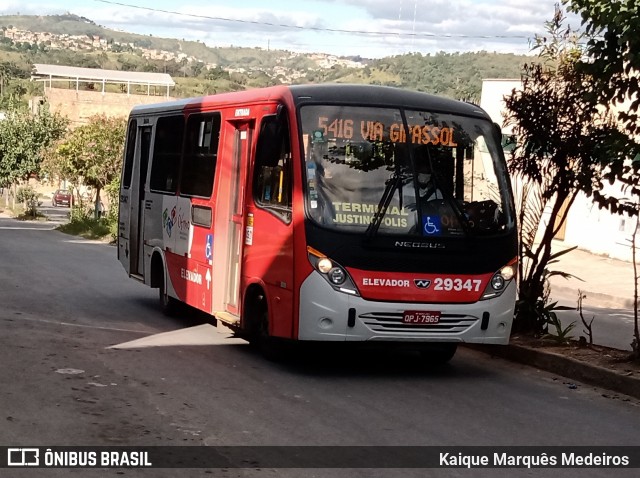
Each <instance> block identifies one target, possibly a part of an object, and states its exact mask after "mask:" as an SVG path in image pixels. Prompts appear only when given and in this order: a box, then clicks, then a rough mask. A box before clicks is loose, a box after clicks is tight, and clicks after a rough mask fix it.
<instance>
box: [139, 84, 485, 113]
mask: <svg viewBox="0 0 640 478" xmlns="http://www.w3.org/2000/svg"><path fill="white" fill-rule="evenodd" d="M284 97H289V98H290V99H293V102H294V104H296V106H300V105H302V104H315V103H317V104H352V105H371V106H380V107H402V108H406V109H418V110H427V111H440V112H447V113H453V114H461V115H466V116H475V117H482V118H485V119H490V118H489V115H488V114H487V113H486V112H485V111H484V110H483V109H482V108H480V107H479V106H477V105H474V104H471V103H466V102H463V101H457V100H452V99H449V98H444V97H441V96H435V95H430V94H427V93H421V92H418V91H412V90H405V89H401V88H395V87H390V86H378V85H355V84H341V83H326V84H309V85H291V86H286V85H279V86H271V87H267V88H256V89H250V90H245V91H238V92H228V93H220V94H216V95H208V96H201V97H197V98H185V99H180V100H175V101H167V102H162V103H155V104H146V105H137V106H134V107H133V109H132V110H131V115H140V114H143V115H144V114H153V113H162V112H171V111H182V110H185V109H191V108H194V109H197V108H203V107H207V106H214V107H215V106H218V107H220V106H233V105H242V104H248V103H266V102H272V101H274V100H275V101H277V100H279V99H282V98H284Z"/></svg>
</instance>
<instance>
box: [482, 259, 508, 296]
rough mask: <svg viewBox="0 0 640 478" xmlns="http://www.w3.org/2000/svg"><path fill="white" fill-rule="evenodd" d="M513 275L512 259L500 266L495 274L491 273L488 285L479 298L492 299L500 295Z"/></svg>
mask: <svg viewBox="0 0 640 478" xmlns="http://www.w3.org/2000/svg"><path fill="white" fill-rule="evenodd" d="M515 276H516V264H515V260H513V261H512V262H511V263H510V264H507V265H506V266H504V267H501V268H500V269H499V270H498V271H496V273H495V274H493V277H492V278H491V280H490V281H489V285H488V286H487V288H486V289H485V291H484V294H482V297H481V298H480V300H486V299H493V298H494V297H498V296H500V295H501V294H502V293H503V292H504V291H505V289H506V288H507V285H509V283H510V282H511V281H512V280H513V279H514V278H515Z"/></svg>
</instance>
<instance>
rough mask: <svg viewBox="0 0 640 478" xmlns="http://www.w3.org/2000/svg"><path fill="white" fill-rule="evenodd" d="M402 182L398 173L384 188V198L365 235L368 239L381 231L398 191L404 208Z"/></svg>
mask: <svg viewBox="0 0 640 478" xmlns="http://www.w3.org/2000/svg"><path fill="white" fill-rule="evenodd" d="M402 181H403V179H402V176H400V175H399V174H397V172H394V173H393V176H391V177H390V178H389V179H388V180H387V185H386V187H385V188H384V192H383V193H382V197H381V198H380V202H379V203H378V208H377V210H376V212H375V214H374V215H373V220H372V221H371V223H370V224H369V226H368V227H367V230H366V231H365V233H364V234H365V237H366V238H367V239H371V238H373V237H374V236H375V235H376V234H378V229H380V225H381V224H382V219H384V216H385V214H387V209H389V204H391V200H392V199H393V193H394V192H395V190H396V189H399V190H400V207H401V208H402Z"/></svg>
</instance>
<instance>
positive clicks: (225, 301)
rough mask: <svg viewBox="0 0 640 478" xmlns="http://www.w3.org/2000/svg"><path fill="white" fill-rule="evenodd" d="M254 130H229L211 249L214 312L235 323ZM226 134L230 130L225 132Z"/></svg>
mask: <svg viewBox="0 0 640 478" xmlns="http://www.w3.org/2000/svg"><path fill="white" fill-rule="evenodd" d="M252 131H253V127H252V125H250V124H249V123H241V124H236V125H235V129H234V130H232V131H231V135H232V138H233V139H232V140H231V142H232V145H233V146H232V147H233V153H232V155H231V157H229V158H225V159H224V163H226V164H223V165H222V167H223V171H224V173H223V176H222V177H221V181H220V182H219V184H220V187H219V189H218V194H217V198H218V200H217V205H216V215H215V226H214V230H215V234H214V248H213V264H214V281H213V283H214V284H219V286H218V287H215V288H214V291H213V310H214V313H215V314H216V315H217V316H218V317H219V318H220V319H222V320H224V321H229V322H236V321H237V320H239V316H240V305H239V301H240V276H241V258H242V249H243V245H244V241H243V237H244V236H243V228H244V216H245V204H244V202H245V189H246V183H247V181H246V171H247V163H248V158H249V152H250V147H251V136H252ZM227 134H229V130H227Z"/></svg>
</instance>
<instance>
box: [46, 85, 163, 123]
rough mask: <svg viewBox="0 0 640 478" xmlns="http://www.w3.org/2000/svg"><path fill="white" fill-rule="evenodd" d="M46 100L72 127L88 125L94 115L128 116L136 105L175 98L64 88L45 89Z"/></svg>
mask: <svg viewBox="0 0 640 478" xmlns="http://www.w3.org/2000/svg"><path fill="white" fill-rule="evenodd" d="M45 98H46V99H47V101H48V103H49V105H50V107H51V110H52V111H54V112H58V113H60V114H62V115H64V116H66V117H68V118H69V119H70V120H71V124H72V125H76V126H77V125H79V124H84V123H87V122H88V120H89V118H90V117H91V116H94V115H99V114H104V115H107V116H128V115H129V111H131V108H133V107H134V106H135V105H141V104H150V103H161V102H163V101H170V100H174V99H175V98H173V97H171V96H170V97H167V96H165V95H163V96H147V95H127V94H126V93H104V94H103V93H102V92H100V91H76V90H71V89H62V88H48V87H47V88H45Z"/></svg>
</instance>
